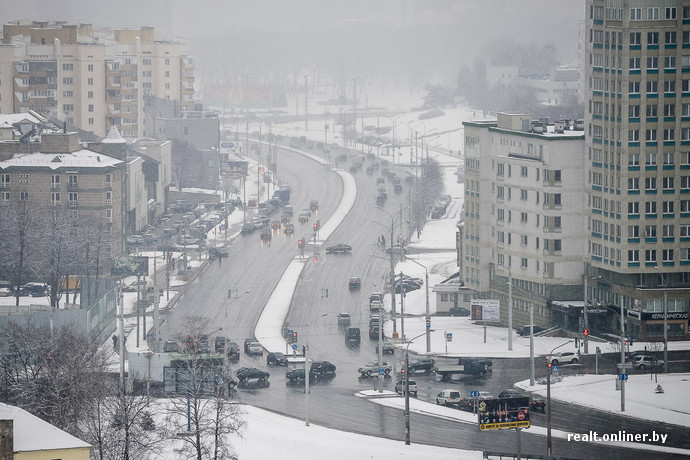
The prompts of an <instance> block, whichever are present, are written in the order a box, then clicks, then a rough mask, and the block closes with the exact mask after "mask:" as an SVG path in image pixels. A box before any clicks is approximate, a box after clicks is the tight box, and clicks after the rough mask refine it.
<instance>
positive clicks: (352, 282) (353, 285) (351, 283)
mask: <svg viewBox="0 0 690 460" xmlns="http://www.w3.org/2000/svg"><path fill="white" fill-rule="evenodd" d="M347 284H348V287H349V288H350V290H351V291H359V288H360V287H362V280H361V279H359V278H358V277H356V276H353V277H352V278H350V279H349V280H348V283H347Z"/></svg>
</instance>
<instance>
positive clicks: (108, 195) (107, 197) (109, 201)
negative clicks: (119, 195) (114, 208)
mask: <svg viewBox="0 0 690 460" xmlns="http://www.w3.org/2000/svg"><path fill="white" fill-rule="evenodd" d="M105 204H106V206H111V205H112V204H113V192H105Z"/></svg>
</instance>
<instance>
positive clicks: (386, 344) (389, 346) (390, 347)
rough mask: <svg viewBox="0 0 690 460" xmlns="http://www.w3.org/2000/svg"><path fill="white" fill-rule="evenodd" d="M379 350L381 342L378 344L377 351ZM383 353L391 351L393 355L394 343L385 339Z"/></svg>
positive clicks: (382, 347)
mask: <svg viewBox="0 0 690 460" xmlns="http://www.w3.org/2000/svg"><path fill="white" fill-rule="evenodd" d="M378 352H379V344H378V343H377V344H376V353H378ZM381 353H383V354H386V353H390V354H391V355H392V354H393V353H395V345H393V344H392V343H391V342H388V341H384V342H381Z"/></svg>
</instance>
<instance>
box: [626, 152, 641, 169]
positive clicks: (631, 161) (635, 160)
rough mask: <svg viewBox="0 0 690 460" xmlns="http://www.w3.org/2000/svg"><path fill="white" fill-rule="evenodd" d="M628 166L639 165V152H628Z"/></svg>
mask: <svg viewBox="0 0 690 460" xmlns="http://www.w3.org/2000/svg"><path fill="white" fill-rule="evenodd" d="M628 166H640V154H639V153H629V154H628Z"/></svg>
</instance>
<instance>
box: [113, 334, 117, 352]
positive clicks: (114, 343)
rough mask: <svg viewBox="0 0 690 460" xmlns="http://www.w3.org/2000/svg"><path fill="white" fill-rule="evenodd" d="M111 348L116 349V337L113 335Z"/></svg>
mask: <svg viewBox="0 0 690 460" xmlns="http://www.w3.org/2000/svg"><path fill="white" fill-rule="evenodd" d="M113 348H115V349H117V335H116V334H113Z"/></svg>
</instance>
